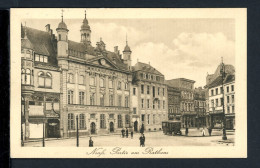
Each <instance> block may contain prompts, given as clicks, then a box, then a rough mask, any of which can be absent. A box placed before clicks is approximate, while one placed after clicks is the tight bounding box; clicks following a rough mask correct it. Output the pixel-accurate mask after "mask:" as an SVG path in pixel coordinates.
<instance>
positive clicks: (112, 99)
mask: <svg viewBox="0 0 260 168" xmlns="http://www.w3.org/2000/svg"><path fill="white" fill-rule="evenodd" d="M113 102H114V96H113V95H109V106H113V105H114V103H113Z"/></svg>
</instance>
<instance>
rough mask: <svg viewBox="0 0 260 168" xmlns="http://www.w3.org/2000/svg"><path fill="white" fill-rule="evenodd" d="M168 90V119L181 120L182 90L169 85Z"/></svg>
mask: <svg viewBox="0 0 260 168" xmlns="http://www.w3.org/2000/svg"><path fill="white" fill-rule="evenodd" d="M167 92H168V119H169V120H181V110H180V103H181V91H180V90H179V89H178V88H176V87H171V86H168V87H167Z"/></svg>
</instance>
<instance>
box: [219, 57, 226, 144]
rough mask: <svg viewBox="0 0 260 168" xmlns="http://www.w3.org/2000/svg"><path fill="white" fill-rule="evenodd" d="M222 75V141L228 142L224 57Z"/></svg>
mask: <svg viewBox="0 0 260 168" xmlns="http://www.w3.org/2000/svg"><path fill="white" fill-rule="evenodd" d="M220 73H221V76H222V96H223V102H222V108H223V136H222V140H227V135H226V116H225V101H224V97H225V94H224V91H225V89H224V76H225V65H224V63H223V57H222V63H221V69H220Z"/></svg>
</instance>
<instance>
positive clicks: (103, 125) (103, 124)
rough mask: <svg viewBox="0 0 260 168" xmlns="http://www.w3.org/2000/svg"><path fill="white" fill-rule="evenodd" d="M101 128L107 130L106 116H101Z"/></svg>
mask: <svg viewBox="0 0 260 168" xmlns="http://www.w3.org/2000/svg"><path fill="white" fill-rule="evenodd" d="M100 128H101V129H104V128H106V120H105V114H100Z"/></svg>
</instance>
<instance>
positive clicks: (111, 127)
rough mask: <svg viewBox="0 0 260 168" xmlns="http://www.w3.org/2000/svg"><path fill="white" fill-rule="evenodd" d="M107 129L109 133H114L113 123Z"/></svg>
mask: <svg viewBox="0 0 260 168" xmlns="http://www.w3.org/2000/svg"><path fill="white" fill-rule="evenodd" d="M109 128H110V132H114V123H113V122H110V123H109Z"/></svg>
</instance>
